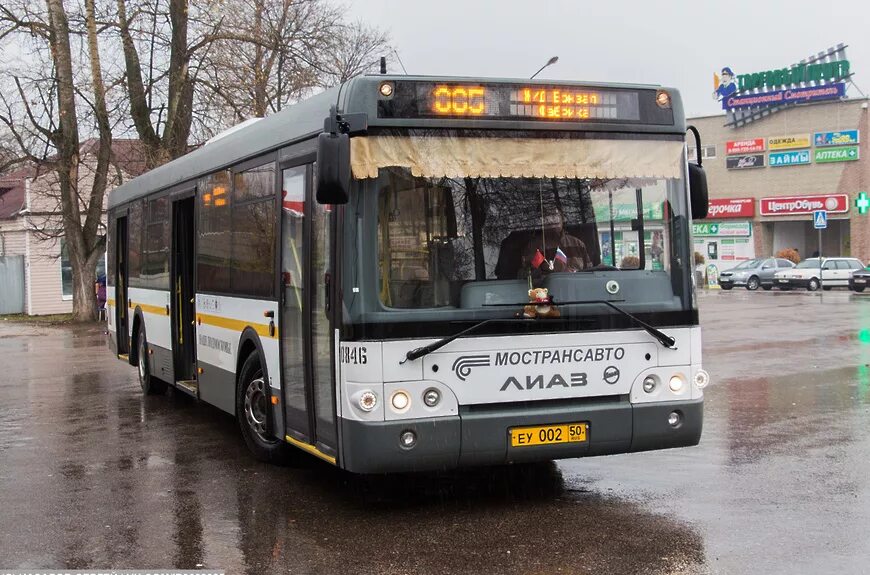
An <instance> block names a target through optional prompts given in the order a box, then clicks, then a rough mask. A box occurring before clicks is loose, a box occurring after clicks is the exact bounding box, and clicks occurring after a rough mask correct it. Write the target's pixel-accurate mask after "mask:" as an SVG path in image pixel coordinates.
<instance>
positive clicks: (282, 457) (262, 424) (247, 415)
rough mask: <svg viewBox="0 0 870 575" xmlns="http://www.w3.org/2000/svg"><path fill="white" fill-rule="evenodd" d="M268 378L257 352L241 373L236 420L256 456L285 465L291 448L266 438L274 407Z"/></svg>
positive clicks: (249, 356) (253, 353)
mask: <svg viewBox="0 0 870 575" xmlns="http://www.w3.org/2000/svg"><path fill="white" fill-rule="evenodd" d="M264 375H265V374H264V372H263V368H262V367H261V366H260V356H259V354H258V353H257V352H256V351H254V352H252V353H250V354H249V355H248V357H247V358H246V359H245V362H244V363H243V364H242V369H241V370H240V371H239V385H238V386H237V392H236V417H237V419H238V420H239V429H240V430H241V432H242V437H243V438H244V440H245V444H246V445H247V446H248V449H249V450H250V451H251V453H252V454H253V455H254V457H255V458H257V459H258V460H260V461H263V462H266V463H275V464H279V465H283V464H285V463H287V462H288V460H289V451H290V446H289V445H287V443H286V442H284V441H282V440H280V439H276V438H274V437H269V436H267V435H266V433H267V432H266V429H267V427H268V426H267V418H268V417H269V410H270V409H271V408H270V406H269V397H268V394H267V393H266V385H268V384H267V383H266V380H265V377H264Z"/></svg>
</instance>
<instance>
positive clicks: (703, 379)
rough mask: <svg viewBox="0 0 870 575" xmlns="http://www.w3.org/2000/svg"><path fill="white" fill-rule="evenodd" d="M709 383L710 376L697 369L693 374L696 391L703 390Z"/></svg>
mask: <svg viewBox="0 0 870 575" xmlns="http://www.w3.org/2000/svg"><path fill="white" fill-rule="evenodd" d="M708 383H710V374H709V373H707V372H706V371H704V370H703V369H699V370H698V371H697V372H695V387H697V388H698V389H704V388H705V387H707V384H708Z"/></svg>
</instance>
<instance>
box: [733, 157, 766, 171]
mask: <svg viewBox="0 0 870 575" xmlns="http://www.w3.org/2000/svg"><path fill="white" fill-rule="evenodd" d="M725 167H726V168H728V169H729V170H747V169H749V168H763V167H764V154H750V155H748V156H728V157H727V158H725Z"/></svg>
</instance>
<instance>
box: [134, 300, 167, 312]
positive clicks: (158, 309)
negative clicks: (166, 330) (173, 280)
mask: <svg viewBox="0 0 870 575" xmlns="http://www.w3.org/2000/svg"><path fill="white" fill-rule="evenodd" d="M134 306H135V307H138V308H139V309H141V310H142V311H143V312H145V313H153V314H155V315H169V314H168V313H167V312H166V306H159V305H149V304H147V303H135V304H134V303H133V302H130V307H134Z"/></svg>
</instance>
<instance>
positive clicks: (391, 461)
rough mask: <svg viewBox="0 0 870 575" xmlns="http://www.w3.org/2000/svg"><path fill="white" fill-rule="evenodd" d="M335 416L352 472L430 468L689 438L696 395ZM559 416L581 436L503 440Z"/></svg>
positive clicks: (695, 421)
mask: <svg viewBox="0 0 870 575" xmlns="http://www.w3.org/2000/svg"><path fill="white" fill-rule="evenodd" d="M675 411H676V412H678V413H679V415H680V418H681V423H680V424H679V425H678V426H676V427H674V426H671V425H670V424H669V423H668V418H669V416H670V414H671V413H672V412H675ZM340 421H341V426H342V447H341V451H342V458H341V464H342V467H344V468H345V469H347V470H349V471H352V472H354V473H387V472H409V471H432V470H444V469H452V468H456V467H465V466H473V465H499V464H505V463H513V462H533V461H549V460H551V459H565V458H573V457H587V456H593V455H609V454H614V453H627V452H633V451H646V450H650V449H667V448H671V447H686V446H691V445H697V444H698V442H699V441H700V439H701V428H702V424H703V399H698V400H694V401H680V402H674V401H670V402H662V403H644V404H631V403H629V401H628V399H627V398H626V399H623V400H614V401H600V402H599V401H596V402H594V403H591V402H590V403H577V404H573V403H572V404H570V405H565V404H559V405H548V406H529V405H528V404H526V405H525V406H520V407H505V406H503V405H498V406H480V407H475V408H471V409H469V408H462V409H460V413H459V415H457V416H452V417H439V418H430V419H414V420H404V421H383V422H361V421H353V420H348V419H341V420H340ZM559 423H587V424H588V431H587V441H585V442H582V443H564V444H555V445H534V446H524V447H512V446H511V445H510V429H511V428H514V427H525V426H536V425H551V424H559ZM405 431H413V432H414V433H415V435H416V443H415V445H414V446H413V447H412V448H405V447H402V446H401V444H400V440H399V437H400V435H401V434H402V433H404V432H405Z"/></svg>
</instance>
